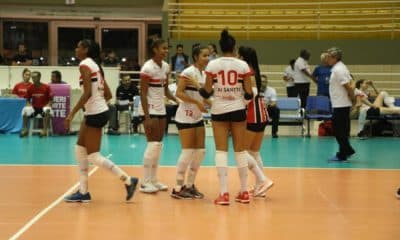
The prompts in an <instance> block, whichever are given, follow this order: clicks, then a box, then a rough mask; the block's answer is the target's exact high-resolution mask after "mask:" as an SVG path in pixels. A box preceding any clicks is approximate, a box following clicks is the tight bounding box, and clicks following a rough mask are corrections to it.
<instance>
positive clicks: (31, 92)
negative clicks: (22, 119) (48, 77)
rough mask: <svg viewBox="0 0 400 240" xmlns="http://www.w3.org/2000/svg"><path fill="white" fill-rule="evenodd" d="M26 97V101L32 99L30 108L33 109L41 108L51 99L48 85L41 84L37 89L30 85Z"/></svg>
mask: <svg viewBox="0 0 400 240" xmlns="http://www.w3.org/2000/svg"><path fill="white" fill-rule="evenodd" d="M26 96H27V97H26V98H27V99H28V100H29V99H32V106H33V107H34V108H43V107H44V106H46V105H47V104H48V103H49V101H50V100H51V97H52V95H51V91H50V87H49V85H47V84H44V83H41V84H40V86H39V87H36V86H35V85H34V84H32V86H30V87H29V89H28V93H27V95H26Z"/></svg>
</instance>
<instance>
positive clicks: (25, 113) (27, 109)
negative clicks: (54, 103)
mask: <svg viewBox="0 0 400 240" xmlns="http://www.w3.org/2000/svg"><path fill="white" fill-rule="evenodd" d="M34 112H35V110H34V109H33V107H32V106H25V107H24V108H23V109H22V116H27V117H29V116H32V115H33V113H34Z"/></svg>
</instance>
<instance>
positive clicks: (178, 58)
mask: <svg viewBox="0 0 400 240" xmlns="http://www.w3.org/2000/svg"><path fill="white" fill-rule="evenodd" d="M188 65H189V56H188V55H186V54H185V53H184V52H183V45H182V44H178V45H176V54H175V55H174V56H172V58H171V66H172V71H174V72H176V73H175V74H176V76H178V75H179V73H181V72H182V71H183V69H185V68H186V67H187V66H188Z"/></svg>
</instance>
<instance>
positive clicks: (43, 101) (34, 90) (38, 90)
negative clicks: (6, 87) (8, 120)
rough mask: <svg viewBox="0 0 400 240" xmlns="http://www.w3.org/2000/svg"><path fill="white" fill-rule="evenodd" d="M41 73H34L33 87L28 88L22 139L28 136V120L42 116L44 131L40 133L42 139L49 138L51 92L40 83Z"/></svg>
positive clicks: (23, 112) (46, 86) (45, 85)
mask: <svg viewBox="0 0 400 240" xmlns="http://www.w3.org/2000/svg"><path fill="white" fill-rule="evenodd" d="M40 77H41V74H40V72H36V71H35V72H32V80H33V85H32V86H30V87H29V88H28V92H27V94H26V99H27V104H26V106H25V107H24V108H23V109H22V116H23V124H24V125H23V129H22V131H21V133H20V137H25V136H27V135H28V118H29V117H36V116H37V115H39V114H40V115H41V116H42V117H43V119H44V120H43V129H42V131H41V133H40V136H41V137H44V136H47V131H48V128H49V125H50V116H51V115H52V110H51V107H50V106H51V99H52V95H51V91H50V87H49V86H48V85H47V84H44V83H41V82H40Z"/></svg>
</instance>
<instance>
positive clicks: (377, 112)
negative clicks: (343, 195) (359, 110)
mask: <svg viewBox="0 0 400 240" xmlns="http://www.w3.org/2000/svg"><path fill="white" fill-rule="evenodd" d="M379 115H381V111H380V108H372V107H370V108H369V109H368V110H367V117H377V116H379Z"/></svg>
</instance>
